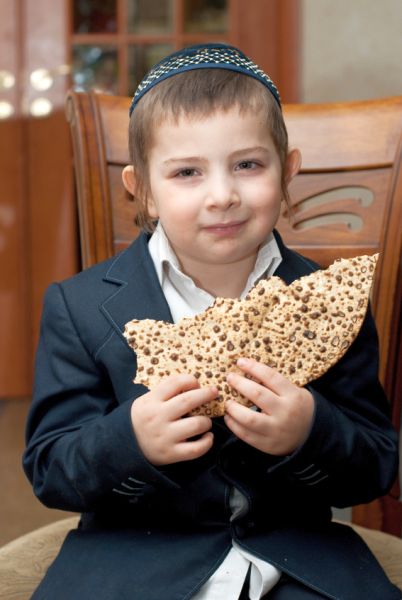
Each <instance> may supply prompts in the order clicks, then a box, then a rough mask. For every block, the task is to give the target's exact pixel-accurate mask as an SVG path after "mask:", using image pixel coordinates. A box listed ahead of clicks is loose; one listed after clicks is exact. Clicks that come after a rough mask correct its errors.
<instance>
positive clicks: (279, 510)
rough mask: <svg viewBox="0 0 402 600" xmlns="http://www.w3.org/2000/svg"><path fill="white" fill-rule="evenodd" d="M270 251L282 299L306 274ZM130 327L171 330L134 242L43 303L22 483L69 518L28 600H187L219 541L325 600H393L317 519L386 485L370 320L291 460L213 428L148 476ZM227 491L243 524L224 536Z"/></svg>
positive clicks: (334, 372)
mask: <svg viewBox="0 0 402 600" xmlns="http://www.w3.org/2000/svg"><path fill="white" fill-rule="evenodd" d="M276 237H277V240H278V243H279V245H280V250H281V253H282V256H283V261H282V263H281V265H280V266H279V267H278V269H277V271H276V275H279V276H280V277H282V278H283V279H284V280H285V281H286V282H287V283H290V282H292V281H293V280H294V279H296V278H298V277H300V276H302V275H306V274H309V273H311V272H312V271H314V270H315V269H316V268H317V266H316V265H314V264H313V263H311V262H310V261H308V260H307V259H305V258H303V257H302V256H300V255H299V254H297V253H295V252H292V251H291V250H289V249H288V248H286V247H285V246H284V245H283V243H282V241H281V239H280V237H279V236H278V235H277V234H276ZM145 318H153V319H163V320H165V321H171V320H172V317H171V314H170V311H169V307H168V305H167V302H166V300H165V298H164V295H163V293H162V290H161V287H160V285H159V282H158V279H157V276H156V273H155V270H154V266H153V263H152V260H151V258H150V255H149V252H148V246H147V236H146V235H144V234H142V235H141V236H140V237H139V238H138V239H137V240H136V241H135V242H134V243H133V244H132V245H131V246H130V247H129V248H128V249H127V250H126V251H124V252H122V253H121V254H119V255H118V256H117V257H114V258H113V259H110V260H108V261H105V262H103V263H101V264H98V265H96V266H94V267H92V268H90V269H88V270H86V271H83V272H82V273H80V274H78V275H76V276H75V277H73V278H71V279H69V280H67V281H64V282H62V283H60V284H53V285H51V286H50V288H49V289H48V291H47V294H46V298H45V302H44V309H43V317H42V326H41V336H40V342H39V347H38V351H37V360H36V378H35V385H34V395H33V402H32V407H31V410H30V413H29V417H28V423H27V448H26V451H25V455H24V468H25V470H26V473H27V475H28V477H29V479H30V480H31V482H32V484H33V487H34V491H35V494H36V495H37V496H38V497H39V498H40V500H41V501H42V502H43V503H44V504H46V505H47V506H49V507H54V508H59V509H65V510H69V511H77V512H80V513H82V518H81V523H80V526H79V528H78V529H77V530H76V531H73V532H71V533H70V534H69V535H68V537H67V539H66V541H65V543H64V544H63V546H62V549H61V552H60V554H59V556H58V557H57V559H56V561H55V562H54V563H53V565H52V566H51V567H50V569H49V571H48V573H47V576H46V577H45V579H44V581H43V582H42V584H41V585H40V586H39V588H38V590H37V592H36V593H35V595H34V598H35V600H41V599H45V598H46V599H49V598H58V600H76V599H77V598H85V600H88V599H92V598H94V599H96V600H113V599H116V600H117V599H119V600H125V599H127V600H136V599H138V600H161V599H162V598H163V599H164V600H187V599H190V598H191V597H192V596H193V595H194V594H195V593H196V592H197V591H198V590H199V588H200V587H201V585H202V584H203V583H204V582H205V581H207V580H208V579H209V577H210V576H211V574H212V573H213V572H214V570H215V569H216V568H217V566H218V565H219V564H220V563H221V562H222V561H223V559H224V558H225V556H226V555H227V553H228V552H229V550H230V547H231V542H232V539H235V540H236V542H237V543H238V544H240V545H241V546H242V547H243V548H245V549H246V550H248V551H250V552H252V553H253V554H255V555H256V556H259V557H261V558H263V559H264V560H267V561H269V562H271V563H272V564H274V565H276V566H277V567H278V568H279V569H281V570H283V571H284V572H286V573H288V574H290V575H291V576H292V577H295V578H297V579H298V580H300V581H302V582H304V583H305V584H306V585H308V586H310V587H312V588H314V589H316V590H318V591H319V592H320V593H321V594H322V595H324V596H325V597H328V598H332V599H338V600H361V599H362V598H370V599H371V600H388V599H389V600H393V599H395V600H396V599H397V598H400V597H401V593H400V592H398V591H397V590H396V588H395V587H394V586H393V585H392V584H390V582H389V581H388V579H387V578H386V577H385V574H384V573H383V571H382V569H381V567H380V566H379V565H378V563H377V562H376V560H375V559H374V557H373V556H372V554H371V553H370V552H369V550H368V548H367V547H366V546H365V545H364V543H363V542H362V540H361V539H360V538H359V537H358V536H357V535H356V534H355V533H354V531H353V530H352V529H351V528H349V527H347V526H344V525H339V524H334V523H331V506H337V507H345V506H350V505H353V504H356V503H362V502H368V501H370V500H372V499H373V498H375V497H378V496H380V495H382V494H384V493H385V492H386V490H387V489H388V488H389V487H390V485H391V484H392V481H393V479H394V477H395V474H396V469H397V455H398V449H397V438H396V434H395V432H394V430H393V429H392V426H391V423H390V420H389V414H388V404H387V400H386V398H385V397H384V393H383V390H382V388H381V385H380V383H379V381H378V378H377V368H378V364H377V363H378V348H377V336H376V332H375V328H374V325H373V321H372V318H371V316H370V315H367V317H366V319H365V321H364V324H363V326H362V328H361V331H360V333H359V335H358V337H357V339H356V340H355V341H354V343H353V344H352V345H351V347H350V348H349V350H348V351H347V353H346V354H345V356H344V357H343V358H342V359H341V360H340V361H339V362H338V363H337V364H336V365H335V366H334V367H332V368H331V369H330V370H329V371H328V372H327V373H326V374H325V375H323V376H322V377H320V378H319V379H318V380H316V381H315V382H313V383H311V385H310V386H309V389H310V390H311V392H312V393H313V396H314V399H315V414H314V421H313V424H312V427H311V431H310V433H309V436H308V438H307V440H306V441H305V443H304V444H303V445H302V446H301V447H300V448H298V449H297V451H295V452H294V453H293V454H291V455H289V456H283V457H274V456H270V455H267V454H263V453H261V452H259V451H257V450H255V449H253V448H252V447H250V446H248V445H247V444H245V443H243V442H242V441H241V440H238V439H237V438H236V437H235V436H234V435H233V434H232V433H231V432H230V431H229V430H228V429H227V427H226V426H225V424H224V422H223V419H221V418H218V419H214V420H213V432H214V436H215V437H214V439H215V441H214V445H213V448H212V449H211V450H210V451H209V452H208V453H207V454H206V455H204V456H203V457H201V458H199V459H197V460H194V461H188V462H183V463H178V464H175V465H170V466H169V465H168V466H166V467H163V468H156V467H154V466H153V465H151V464H150V463H149V462H148V461H147V460H146V458H145V457H144V456H143V454H142V452H141V450H140V448H139V447H138V444H137V441H136V438H135V435H134V433H133V429H132V426H131V421H130V406H131V403H132V401H133V400H134V399H135V398H136V397H137V396H139V395H140V394H143V393H144V391H145V388H144V387H143V386H140V385H135V384H133V383H132V380H133V378H134V376H135V370H136V360H135V354H134V353H133V351H132V350H131V349H130V348H129V346H128V345H127V342H126V340H125V339H124V337H123V335H122V331H123V329H124V324H125V323H126V322H127V321H129V320H130V319H145ZM232 486H236V487H237V488H239V489H240V490H241V491H242V493H243V494H244V495H245V496H246V498H247V500H248V505H249V510H248V513H247V514H246V515H245V516H243V517H242V518H239V519H237V520H235V521H232V522H231V521H230V515H231V511H230V506H229V490H230V489H231V487H232Z"/></svg>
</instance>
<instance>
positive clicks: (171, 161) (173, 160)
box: [163, 146, 269, 166]
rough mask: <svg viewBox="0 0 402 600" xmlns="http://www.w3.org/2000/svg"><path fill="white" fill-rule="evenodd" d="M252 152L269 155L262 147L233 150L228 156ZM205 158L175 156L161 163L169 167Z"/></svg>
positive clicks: (204, 160) (203, 160)
mask: <svg viewBox="0 0 402 600" xmlns="http://www.w3.org/2000/svg"><path fill="white" fill-rule="evenodd" d="M253 152H263V153H264V154H269V150H268V148H265V147H264V146H252V147H251V148H240V150H235V151H234V152H232V153H231V154H230V156H232V157H236V156H241V155H243V154H250V153H253ZM206 160H207V159H206V158H203V157H202V156H177V157H174V158H168V159H167V160H164V161H163V164H164V165H168V166H169V165H171V164H175V163H182V162H206Z"/></svg>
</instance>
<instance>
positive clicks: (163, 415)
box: [131, 375, 218, 466]
mask: <svg viewBox="0 0 402 600" xmlns="http://www.w3.org/2000/svg"><path fill="white" fill-rule="evenodd" d="M217 395H218V390H217V389H216V388H214V387H204V388H201V387H200V385H199V383H198V381H197V379H196V378H195V377H193V376H192V375H172V376H170V377H167V378H166V379H164V380H163V381H162V382H161V383H160V384H159V385H158V386H156V387H155V389H153V390H152V391H151V392H148V393H147V394H144V395H143V396H140V397H139V398H137V399H136V400H134V402H133V404H132V406H131V422H132V426H133V429H134V433H135V436H136V438H137V441H138V444H139V446H140V448H141V450H142V452H143V454H144V456H145V458H146V459H147V460H148V461H149V462H150V463H151V464H153V465H155V466H161V465H168V464H172V463H176V462H181V461H185V460H193V459H195V458H199V457H200V456H202V455H203V454H205V453H206V452H208V450H209V449H210V448H211V446H212V444H213V434H212V432H211V431H210V429H211V427H212V420H211V419H210V418H209V417H206V416H202V415H196V416H186V415H187V414H188V413H189V412H190V411H191V410H193V409H194V408H197V407H198V406H201V405H202V404H205V403H207V402H210V401H211V400H213V399H214V398H216V397H217ZM194 436H199V437H198V438H197V439H195V440H194V439H191V438H193V437H194Z"/></svg>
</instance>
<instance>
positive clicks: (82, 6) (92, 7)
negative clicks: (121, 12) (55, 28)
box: [73, 0, 117, 33]
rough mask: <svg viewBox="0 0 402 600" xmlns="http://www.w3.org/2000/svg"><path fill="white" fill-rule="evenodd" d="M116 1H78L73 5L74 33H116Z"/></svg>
mask: <svg viewBox="0 0 402 600" xmlns="http://www.w3.org/2000/svg"><path fill="white" fill-rule="evenodd" d="M116 14H117V0H102V1H101V2H100V1H99V0H78V1H75V2H74V3H73V23H74V25H73V26H74V32H75V33H113V32H116V31H117V18H116Z"/></svg>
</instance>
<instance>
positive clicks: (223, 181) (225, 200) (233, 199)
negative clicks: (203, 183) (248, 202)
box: [206, 176, 240, 210]
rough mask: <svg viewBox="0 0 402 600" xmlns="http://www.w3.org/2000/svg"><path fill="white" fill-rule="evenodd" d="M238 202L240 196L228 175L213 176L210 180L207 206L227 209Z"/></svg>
mask: <svg viewBox="0 0 402 600" xmlns="http://www.w3.org/2000/svg"><path fill="white" fill-rule="evenodd" d="M239 202H240V196H239V193H238V191H237V189H236V186H235V184H234V182H233V180H232V179H231V178H230V177H224V176H219V177H214V178H212V179H211V181H210V185H209V189H208V193H207V198H206V204H207V206H208V207H210V208H213V207H216V208H220V209H221V210H224V209H227V208H229V207H230V206H232V205H234V204H238V203H239Z"/></svg>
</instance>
